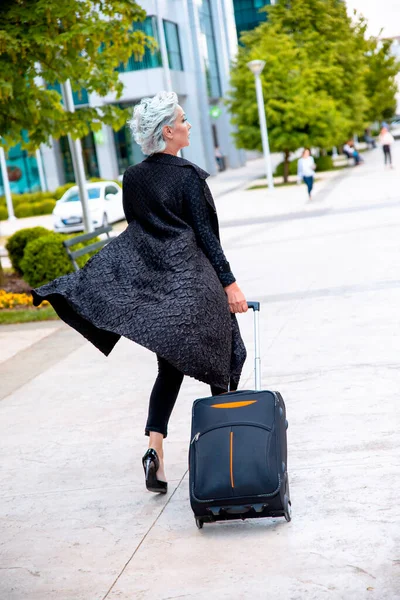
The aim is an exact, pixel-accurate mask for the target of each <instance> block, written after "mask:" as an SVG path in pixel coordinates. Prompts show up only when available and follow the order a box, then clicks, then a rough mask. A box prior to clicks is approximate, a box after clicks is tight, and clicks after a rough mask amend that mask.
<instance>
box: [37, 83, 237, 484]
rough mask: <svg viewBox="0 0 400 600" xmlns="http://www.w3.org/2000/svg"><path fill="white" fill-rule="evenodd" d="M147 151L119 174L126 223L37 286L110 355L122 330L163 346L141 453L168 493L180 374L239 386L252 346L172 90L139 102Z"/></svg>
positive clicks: (219, 386) (139, 126)
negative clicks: (79, 264) (243, 332)
mask: <svg viewBox="0 0 400 600" xmlns="http://www.w3.org/2000/svg"><path fill="white" fill-rule="evenodd" d="M130 126H131V129H132V132H133V135H134V137H135V140H136V141H137V143H138V144H139V145H140V146H141V148H142V150H143V152H144V153H145V154H147V155H148V157H147V158H146V159H145V160H144V161H143V162H141V163H140V164H137V165H134V166H131V167H129V168H128V169H127V170H126V172H125V174H124V178H123V203H124V211H125V215H126V219H127V221H128V227H127V228H126V230H125V231H124V232H123V233H121V235H119V236H118V237H117V238H115V239H114V240H113V241H112V242H110V243H109V244H108V245H107V246H105V247H104V248H103V249H102V250H101V251H100V252H99V253H98V254H96V255H95V256H93V257H92V258H91V259H90V260H89V261H88V262H87V264H86V265H85V267H84V268H83V269H81V270H79V271H78V272H76V273H72V274H70V275H65V276H63V277H60V278H58V279H56V280H54V281H52V282H51V283H48V284H46V285H44V286H42V287H40V288H38V289H36V290H33V291H32V294H33V297H34V304H35V305H36V306H38V305H39V304H40V303H41V302H42V301H43V300H48V301H49V302H50V303H51V304H52V305H53V307H54V308H55V310H56V311H57V313H58V314H59V316H60V317H61V318H62V319H63V320H64V321H65V322H66V323H68V324H69V325H70V326H72V327H74V328H75V329H76V330H77V331H79V332H80V333H81V334H82V335H84V336H85V337H86V338H87V339H88V340H89V341H91V342H92V343H93V344H94V345H95V346H96V347H97V348H98V349H99V350H101V351H102V352H103V353H104V354H105V355H108V354H109V353H110V352H111V350H112V349H113V347H114V346H115V344H116V343H117V341H118V340H119V338H120V337H121V336H125V337H127V338H129V339H131V340H133V341H134V342H137V343H138V344H141V345H143V346H145V347H146V348H148V349H150V350H152V351H153V352H155V354H156V355H157V361H158V376H157V379H156V381H155V384H154V387H153V390H152V392H151V395H150V402H149V413H148V419H147V423H146V427H145V434H146V435H148V436H149V448H148V450H147V452H146V454H145V455H144V456H143V458H142V462H143V467H144V471H145V478H146V487H147V489H148V490H149V491H152V492H161V493H166V492H167V482H166V478H165V472H164V453H163V440H164V438H165V437H166V436H167V427H168V422H169V418H170V416H171V412H172V410H173V407H174V405H175V402H176V399H177V396H178V393H179V390H180V387H181V384H182V381H183V377H184V375H189V376H191V377H194V378H196V379H198V380H199V381H202V382H205V383H207V384H209V385H210V386H211V393H212V394H213V395H217V394H221V393H223V392H225V391H227V390H228V389H231V390H235V389H237V386H238V383H239V378H240V374H241V370H242V367H243V363H244V361H245V358H246V350H245V347H244V344H243V341H242V339H241V336H240V332H239V328H238V324H237V321H236V318H235V315H234V313H238V312H239V313H240V312H245V311H246V310H247V303H246V300H245V297H244V295H243V293H242V292H241V290H240V288H239V287H238V285H237V283H236V280H235V277H234V276H233V274H232V271H231V268H230V266H229V263H228V261H227V260H226V258H225V255H224V252H223V250H222V247H221V243H220V238H219V227H218V218H217V213H216V209H215V204H214V201H213V198H212V195H211V192H210V190H209V188H208V185H207V183H206V179H207V177H208V176H209V174H208V173H206V172H205V171H203V170H202V169H201V168H200V167H198V166H197V165H194V164H193V163H191V162H189V161H188V160H185V159H183V158H180V157H179V156H178V152H179V151H180V150H181V149H182V148H184V147H186V146H188V145H189V139H190V129H191V125H190V123H189V122H188V120H187V118H186V115H185V113H184V111H183V109H182V107H181V106H179V104H178V98H177V96H176V94H175V93H173V92H169V93H168V92H160V93H159V94H157V95H156V96H154V97H153V98H145V99H143V100H142V101H141V102H140V104H139V105H138V106H136V107H135V109H134V113H133V118H132V119H131V121H130Z"/></svg>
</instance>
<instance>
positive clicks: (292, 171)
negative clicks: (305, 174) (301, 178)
mask: <svg viewBox="0 0 400 600" xmlns="http://www.w3.org/2000/svg"><path fill="white" fill-rule="evenodd" d="M284 164H285V163H283V162H281V163H279V165H277V167H276V169H275V171H274V175H276V177H283V169H284ZM289 175H297V160H291V161H290V163H289Z"/></svg>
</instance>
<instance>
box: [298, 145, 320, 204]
mask: <svg viewBox="0 0 400 600" xmlns="http://www.w3.org/2000/svg"><path fill="white" fill-rule="evenodd" d="M315 169H316V164H315V161H314V158H313V157H312V156H311V152H310V150H309V149H308V148H305V149H304V151H303V154H302V156H301V158H299V160H298V161H297V183H301V182H302V181H304V183H305V184H306V186H307V191H308V198H309V200H311V192H312V189H313V186H314V171H315Z"/></svg>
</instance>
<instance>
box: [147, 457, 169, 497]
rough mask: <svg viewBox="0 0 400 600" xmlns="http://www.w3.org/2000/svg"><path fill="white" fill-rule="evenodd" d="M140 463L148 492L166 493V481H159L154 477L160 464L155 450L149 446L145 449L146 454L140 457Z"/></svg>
mask: <svg viewBox="0 0 400 600" xmlns="http://www.w3.org/2000/svg"><path fill="white" fill-rule="evenodd" d="M142 464H143V469H144V475H145V478H146V487H147V489H148V490H149V492H156V493H159V494H166V493H167V491H168V483H167V482H166V481H160V480H159V479H157V477H156V473H157V471H158V468H159V466H160V460H159V458H158V455H157V452H156V451H155V450H153V448H149V449H148V450H147V452H146V454H145V455H144V456H143V458H142Z"/></svg>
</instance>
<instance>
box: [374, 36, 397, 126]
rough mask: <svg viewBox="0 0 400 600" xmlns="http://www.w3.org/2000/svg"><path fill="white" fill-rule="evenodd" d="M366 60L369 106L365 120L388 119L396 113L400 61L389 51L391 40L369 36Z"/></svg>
mask: <svg viewBox="0 0 400 600" xmlns="http://www.w3.org/2000/svg"><path fill="white" fill-rule="evenodd" d="M367 45H368V52H367V54H366V60H367V64H368V71H367V73H366V77H365V83H366V90H367V96H368V99H369V108H368V112H367V120H368V122H370V123H373V122H375V121H388V120H389V119H391V118H392V117H393V116H394V115H395V114H396V108H397V102H396V94H397V83H396V79H395V78H396V75H397V73H398V72H399V69H400V63H399V62H398V61H397V60H396V58H395V57H394V56H393V55H392V53H391V41H390V40H383V41H380V42H378V40H377V39H376V38H370V39H369V40H368V42H367Z"/></svg>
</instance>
